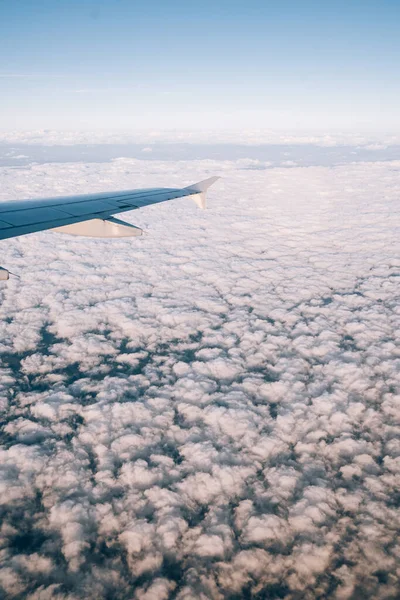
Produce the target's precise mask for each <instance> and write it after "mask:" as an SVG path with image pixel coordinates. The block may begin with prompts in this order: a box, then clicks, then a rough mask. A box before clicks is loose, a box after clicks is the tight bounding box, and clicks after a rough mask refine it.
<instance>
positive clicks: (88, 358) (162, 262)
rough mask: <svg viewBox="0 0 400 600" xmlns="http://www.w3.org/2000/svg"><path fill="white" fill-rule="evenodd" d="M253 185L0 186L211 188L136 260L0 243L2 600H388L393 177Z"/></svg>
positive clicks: (31, 178)
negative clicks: (2, 280)
mask: <svg viewBox="0 0 400 600" xmlns="http://www.w3.org/2000/svg"><path fill="white" fill-rule="evenodd" d="M251 166H252V162H251V161H245V160H243V161H231V162H230V161H221V162H217V161H193V162H186V163H185V162H177V163H170V162H157V161H152V162H148V161H137V160H127V159H120V160H117V161H114V162H112V163H111V164H110V163H109V164H90V165H85V164H73V165H70V164H64V165H59V164H58V165H36V166H35V165H33V166H32V167H30V168H24V169H18V170H17V169H12V168H4V169H1V170H0V187H1V191H2V197H3V198H4V199H12V198H13V197H15V198H17V197H29V196H40V195H56V194H67V193H78V192H80V193H83V192H89V191H90V190H100V189H118V188H132V187H146V186H153V185H181V184H189V183H191V182H194V181H196V180H198V179H202V178H205V177H207V176H209V175H210V174H221V175H222V176H223V180H222V181H221V182H220V183H219V184H216V186H215V187H214V188H212V189H211V190H210V202H209V206H210V207H209V209H208V210H207V211H205V212H200V211H198V210H197V209H196V208H195V207H194V206H192V204H191V203H190V202H188V201H186V200H179V201H176V202H174V203H172V202H171V203H169V204H168V205H167V204H165V205H163V206H158V207H149V208H147V209H144V210H141V211H137V212H132V213H131V214H129V215H127V219H129V220H130V221H131V222H133V223H134V224H135V225H137V226H139V227H141V228H143V229H145V230H147V231H148V234H147V235H145V236H143V237H142V238H138V239H134V240H116V241H108V240H91V239H80V238H70V237H67V236H65V237H63V236H61V235H60V234H55V233H42V234H35V235H31V236H28V237H26V238H20V239H16V240H13V241H7V242H2V249H3V254H2V266H4V267H7V268H8V269H10V270H11V271H13V272H16V273H18V274H19V275H20V279H16V278H12V279H10V281H9V282H7V283H6V284H2V286H1V290H0V293H1V307H0V312H1V322H0V327H1V335H0V351H1V378H0V385H1V392H2V393H1V410H2V421H3V426H2V429H1V436H2V446H1V451H0V465H1V481H0V486H1V487H0V489H1V493H0V522H1V530H0V543H1V550H0V552H1V561H0V564H1V568H0V582H1V586H2V588H3V594H4V595H5V596H6V597H7V598H8V597H9V598H28V599H29V600H47V599H53V598H55V599H57V600H61V599H63V600H67V599H68V600H72V599H74V600H75V599H81V598H85V599H86V598H93V599H97V598H113V599H114V598H116V599H119V598H120V599H128V598H129V599H134V600H136V599H137V600H163V599H168V598H176V599H177V600H195V599H196V600H199V599H201V600H206V599H207V600H208V599H210V598H211V599H215V600H223V599H226V598H235V599H236V598H258V599H261V598H286V599H293V600H297V599H299V598H309V599H313V598H335V599H338V600H345V599H355V598H374V599H380V598H382V599H389V598H397V597H398V596H399V593H400V587H399V569H400V559H399V553H400V550H399V546H398V533H399V511H398V508H399V506H400V495H399V486H400V442H399V433H400V390H399V384H400V352H399V331H400V323H399V321H400V314H399V305H398V294H399V291H398V290H399V287H398V286H399V281H400V279H399V278H400V259H399V250H400V244H399V231H398V215H399V200H398V199H399V196H400V180H399V170H400V162H391V163H369V164H363V165H347V166H344V167H336V168H334V169H330V168H325V167H319V168H307V169H300V168H292V169H284V168H282V169H278V168H276V169H270V170H268V171H265V170H257V169H256V170H252V169H251ZM249 167H250V169H249Z"/></svg>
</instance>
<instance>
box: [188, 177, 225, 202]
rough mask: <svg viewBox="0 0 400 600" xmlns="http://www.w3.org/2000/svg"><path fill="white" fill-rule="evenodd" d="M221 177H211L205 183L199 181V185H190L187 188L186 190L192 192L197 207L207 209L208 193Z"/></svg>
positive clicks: (191, 195)
mask: <svg viewBox="0 0 400 600" xmlns="http://www.w3.org/2000/svg"><path fill="white" fill-rule="evenodd" d="M218 179H220V177H215V176H214V177H209V178H208V179H204V180H203V181H199V182H198V183H193V184H192V185H188V186H187V187H185V188H184V189H185V190H188V191H189V192H192V193H191V194H190V197H191V198H192V199H193V200H194V202H195V203H196V204H197V206H198V207H199V208H201V209H203V210H204V209H205V208H206V191H207V190H208V188H209V187H210V186H212V184H213V183H215V182H216V181H217V180H218Z"/></svg>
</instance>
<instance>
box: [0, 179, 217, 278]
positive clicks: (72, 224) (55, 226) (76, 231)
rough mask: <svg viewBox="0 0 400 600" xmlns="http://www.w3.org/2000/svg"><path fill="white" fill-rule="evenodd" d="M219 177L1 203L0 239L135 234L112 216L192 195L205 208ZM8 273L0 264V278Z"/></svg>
mask: <svg viewBox="0 0 400 600" xmlns="http://www.w3.org/2000/svg"><path fill="white" fill-rule="evenodd" d="M217 179H219V177H210V178H209V179H205V180H204V181H199V182H198V183H194V184H192V185H189V186H188V187H184V188H148V189H137V190H126V191H118V192H102V193H100V194H85V195H82V196H59V197H57V198H34V199H31V200H12V201H10V202H0V240H6V239H8V238H12V237H17V236H20V235H26V234H28V233H34V232H37V231H44V230H46V229H51V230H52V231H57V232H59V233H68V234H70V235H82V236H89V237H101V238H106V237H108V238H121V237H136V236H139V235H142V233H143V231H142V229H140V228H139V227H136V226H135V225H131V224H130V223H126V222H125V221H121V220H120V219H116V218H115V217H113V215H115V214H118V213H122V212H126V211H129V210H136V209H138V208H143V207H144V206H149V205H151V204H158V203H160V202H166V201H167V200H174V199H175V198H183V197H188V198H192V199H193V200H194V201H195V203H196V204H197V205H198V206H199V207H200V208H202V209H205V208H206V192H207V190H208V188H209V187H210V186H211V185H212V184H213V183H215V182H216V181H217ZM9 276H10V272H9V271H8V270H7V269H4V268H3V267H0V280H3V281H4V280H7V279H8V278H9Z"/></svg>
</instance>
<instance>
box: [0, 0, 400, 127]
mask: <svg viewBox="0 0 400 600" xmlns="http://www.w3.org/2000/svg"><path fill="white" fill-rule="evenodd" d="M399 17H400V4H399V2H398V1H395V0H383V1H380V2H377V1H372V0H363V1H362V2H361V1H358V0H352V1H350V2H344V1H342V0H336V1H335V2H328V1H325V2H317V1H315V0H302V1H301V2H295V1H293V0H283V1H280V2H277V1H268V0H263V1H259V0H250V1H249V2H246V3H245V2H242V1H240V2H238V1H237V0H230V1H229V2H228V1H227V0H219V1H218V2H217V3H214V2H211V1H209V0H204V1H203V2H201V3H194V2H189V3H188V2H183V1H180V0H172V1H171V2H165V1H159V0H153V1H150V2H141V1H139V2H134V3H133V2H131V1H128V0H115V1H113V2H111V1H109V2H93V1H91V0H89V1H83V2H82V1H79V2H78V1H74V0H73V1H68V2H66V1H64V0H61V1H59V2H51V1H47V0H39V1H38V2H37V3H32V2H31V1H27V0H20V1H19V2H14V3H11V2H5V1H3V0H0V56H1V58H0V92H1V93H0V130H11V129H36V128H51V129H53V128H54V129H110V130H115V129H118V130H122V129H129V130H131V129H148V128H156V129H203V128H207V129H212V128H218V129H234V128H235V129H236V128H258V127H261V128H271V129H279V130H296V131H304V130H312V131H325V130H330V131H339V130H340V131H345V130H361V131H385V132H388V131H399V130H400V116H399V111H398V104H397V103H398V97H399V92H400V82H399V58H400V35H399V29H400V26H399V22H400V18H399Z"/></svg>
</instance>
